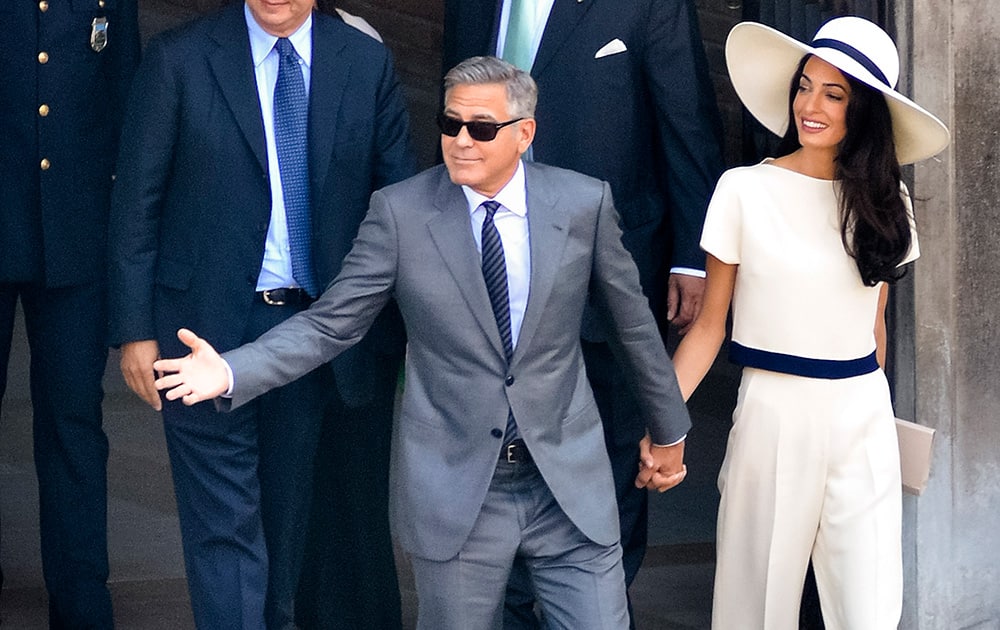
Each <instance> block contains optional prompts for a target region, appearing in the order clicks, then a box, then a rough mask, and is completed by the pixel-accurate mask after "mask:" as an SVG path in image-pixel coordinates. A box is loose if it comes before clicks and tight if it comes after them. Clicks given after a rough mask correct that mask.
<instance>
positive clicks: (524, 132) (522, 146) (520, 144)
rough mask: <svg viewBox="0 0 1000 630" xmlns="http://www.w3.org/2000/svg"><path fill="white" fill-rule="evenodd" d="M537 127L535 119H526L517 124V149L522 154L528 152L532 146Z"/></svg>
mask: <svg viewBox="0 0 1000 630" xmlns="http://www.w3.org/2000/svg"><path fill="white" fill-rule="evenodd" d="M535 125H536V123H535V119H534V118H525V119H524V120H522V121H521V122H519V123H517V126H518V134H519V136H518V141H517V148H518V150H519V151H520V152H521V153H524V152H525V151H527V150H528V147H529V146H531V142H532V140H534V139H535Z"/></svg>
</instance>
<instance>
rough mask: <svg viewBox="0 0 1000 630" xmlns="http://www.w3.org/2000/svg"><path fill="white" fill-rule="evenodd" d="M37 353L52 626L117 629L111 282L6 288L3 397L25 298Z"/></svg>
mask: <svg viewBox="0 0 1000 630" xmlns="http://www.w3.org/2000/svg"><path fill="white" fill-rule="evenodd" d="M18 297H20V299H21V305H22V307H23V310H24V319H25V325H26V327H27V333H28V344H29V346H30V349H31V373H30V378H31V405H32V411H33V414H34V420H33V427H32V430H33V437H34V456H35V470H36V473H37V475H38V498H39V525H40V533H41V550H42V570H43V573H44V576H45V588H46V589H47V590H48V594H49V623H50V626H51V627H52V628H80V627H87V628H111V627H112V625H113V621H112V615H111V596H110V594H109V592H108V588H107V579H108V545H107V461H108V440H107V438H106V437H105V435H104V431H103V429H102V428H101V422H102V419H101V401H102V399H103V396H104V392H103V390H102V388H101V379H102V378H103V376H104V368H105V364H106V363H107V358H108V350H107V330H106V328H107V315H106V300H105V288H104V286H103V284H100V283H97V284H91V285H84V286H75V287H68V288H61V289H44V288H41V287H37V286H33V285H23V284H19V285H12V284H0V397H2V394H3V390H4V389H5V388H6V386H7V364H8V360H9V357H10V347H11V333H12V328H13V324H14V313H15V306H16V304H17V299H18Z"/></svg>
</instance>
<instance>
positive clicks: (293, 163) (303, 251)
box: [274, 37, 319, 297]
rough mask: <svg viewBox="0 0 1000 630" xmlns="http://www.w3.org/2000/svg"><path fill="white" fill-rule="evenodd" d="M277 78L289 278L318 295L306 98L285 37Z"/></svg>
mask: <svg viewBox="0 0 1000 630" xmlns="http://www.w3.org/2000/svg"><path fill="white" fill-rule="evenodd" d="M275 48H276V49H277V50H278V58H279V61H278V79H277V81H276V82H275V85H274V142H275V144H276V145H277V148H278V171H279V173H280V174H281V190H282V196H283V197H284V199H285V221H286V222H287V224H288V246H289V248H290V249H291V257H292V275H294V276H295V280H296V281H297V282H298V283H299V285H300V286H301V287H302V288H303V289H305V291H306V293H308V294H309V295H311V296H313V297H315V296H316V295H318V293H319V286H318V282H317V281H316V272H315V271H314V269H313V264H312V251H311V249H312V216H311V212H310V199H309V160H308V149H309V138H308V129H309V99H308V98H307V97H306V84H305V81H304V80H303V78H302V69H301V68H300V67H299V58H298V56H296V54H295V48H294V47H293V46H292V43H291V42H290V41H288V38H285V37H281V38H279V39H278V42H277V44H275Z"/></svg>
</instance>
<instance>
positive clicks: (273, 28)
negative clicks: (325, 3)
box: [246, 0, 316, 37]
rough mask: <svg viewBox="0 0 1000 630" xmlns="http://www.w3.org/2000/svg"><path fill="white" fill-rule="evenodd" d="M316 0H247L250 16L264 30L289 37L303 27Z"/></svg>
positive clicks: (278, 35)
mask: <svg viewBox="0 0 1000 630" xmlns="http://www.w3.org/2000/svg"><path fill="white" fill-rule="evenodd" d="M315 1H316V0H246V3H247V7H249V9H250V14H251V15H253V19H254V21H256V22H257V24H259V25H260V27H261V28H262V29H264V30H265V31H266V32H268V33H270V34H271V35H275V36H277V37H288V36H289V35H291V34H292V33H294V32H295V31H296V30H298V28H299V27H300V26H302V25H303V24H304V23H305V21H306V18H307V17H309V14H310V13H311V12H312V9H313V4H314V3H315Z"/></svg>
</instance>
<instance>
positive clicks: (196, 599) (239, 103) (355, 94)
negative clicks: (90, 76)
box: [111, 0, 412, 630]
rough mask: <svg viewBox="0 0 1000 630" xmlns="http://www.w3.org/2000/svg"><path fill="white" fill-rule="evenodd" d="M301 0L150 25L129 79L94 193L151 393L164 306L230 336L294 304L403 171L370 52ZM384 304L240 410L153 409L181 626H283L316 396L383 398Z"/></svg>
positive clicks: (385, 85)
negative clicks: (158, 30) (171, 514)
mask: <svg viewBox="0 0 1000 630" xmlns="http://www.w3.org/2000/svg"><path fill="white" fill-rule="evenodd" d="M312 9H313V0H289V1H288V2H284V3H279V4H275V3H270V2H265V1H264V0H247V2H246V3H245V4H244V3H242V2H241V3H235V4H232V5H230V6H228V7H226V8H225V9H223V10H222V11H221V12H220V13H218V14H215V15H211V16H208V17H206V18H202V19H200V20H198V21H196V22H194V23H192V24H189V25H187V26H184V27H181V28H180V29H177V30H175V31H171V32H168V33H165V34H163V35H162V36H160V37H158V38H156V39H154V40H153V41H151V42H150V44H149V46H148V48H147V54H146V56H145V60H144V62H143V65H142V67H141V68H140V70H139V72H138V74H137V75H136V85H135V89H134V90H133V92H132V98H131V101H130V103H129V110H128V116H127V120H126V122H125V127H124V130H123V135H122V152H121V156H120V162H119V163H120V174H119V178H118V182H117V184H116V186H115V193H114V202H113V209H112V230H111V238H112V260H111V263H112V264H111V269H112V275H111V278H112V286H111V288H112V310H111V319H112V341H113V342H114V343H116V344H121V346H122V371H123V373H124V375H125V378H126V381H127V382H128V384H129V386H130V387H131V388H132V389H133V390H134V391H136V393H138V394H139V395H140V396H142V397H143V398H144V399H145V400H146V401H147V402H148V403H149V404H150V405H152V406H153V407H154V408H157V409H160V408H161V401H160V398H159V396H158V394H157V392H156V389H155V388H154V386H153V361H154V360H155V359H156V358H157V357H158V356H159V354H160V353H161V352H162V353H164V354H165V355H167V356H170V355H173V354H175V353H177V352H178V351H180V350H181V348H182V346H180V345H179V343H178V342H177V340H176V337H175V335H174V331H175V330H176V328H177V327H178V325H179V324H180V322H184V323H187V322H191V321H194V322H198V325H199V326H200V327H201V329H202V330H203V331H205V334H206V336H207V337H208V338H210V339H212V341H213V343H215V344H217V345H218V346H219V347H222V348H233V347H236V346H237V345H239V344H241V343H245V342H247V341H250V340H252V339H254V338H256V337H257V336H259V335H260V334H262V333H263V332H265V331H266V330H268V329H269V328H271V327H272V326H274V325H275V324H277V323H278V322H280V321H282V320H284V319H286V318H288V317H290V316H291V315H292V314H294V313H296V312H298V311H300V310H303V309H304V308H306V306H307V305H308V304H309V303H310V302H311V301H312V300H313V299H314V298H315V296H316V295H318V293H319V292H320V291H321V290H322V288H323V287H324V286H326V284H327V283H328V282H329V281H330V280H331V279H332V278H333V277H334V276H335V275H336V274H337V272H338V271H339V269H340V265H341V262H342V260H343V257H344V255H345V254H346V253H347V251H348V250H349V249H350V244H351V241H352V240H353V238H354V236H355V234H356V233H357V229H358V225H359V224H360V222H361V219H362V217H363V216H364V214H365V210H366V208H367V202H368V197H369V195H370V194H371V192H372V190H374V189H375V188H377V187H379V186H383V185H385V184H388V183H391V182H393V181H396V180H399V179H402V178H403V177H405V176H407V175H409V174H410V173H411V172H412V165H411V158H410V152H409V146H408V142H409V141H408V124H407V116H406V112H405V108H404V103H403V96H402V90H401V88H400V86H399V84H398V81H397V79H396V76H395V73H394V70H393V68H392V63H391V59H390V56H389V53H388V51H387V50H386V49H385V48H384V47H383V46H382V45H381V44H379V43H378V42H376V41H374V40H373V39H372V38H370V37H368V36H366V35H363V34H361V33H360V32H358V31H357V30H355V29H353V28H351V27H349V26H347V25H345V24H344V23H343V22H342V21H339V20H336V19H334V18H331V17H329V16H326V15H322V14H314V13H313V10H312ZM391 316H392V312H391V311H386V313H384V314H383V316H382V317H381V318H380V320H379V321H378V322H376V323H375V325H374V326H373V329H372V334H371V335H370V336H369V337H368V338H367V339H365V340H364V341H363V342H362V343H361V344H359V346H358V347H357V348H356V349H355V350H354V351H353V352H352V353H351V354H349V355H345V356H344V357H342V358H341V359H339V360H338V361H337V362H335V363H334V364H333V365H332V369H331V366H321V367H319V368H317V369H316V370H313V371H312V372H311V373H310V374H308V375H306V376H304V377H303V378H302V379H299V380H298V381H296V382H295V383H291V384H289V385H288V386H287V387H283V388H281V389H279V390H276V391H275V392H272V393H271V394H269V395H268V396H266V397H262V398H261V399H260V400H259V401H257V402H256V403H255V404H254V405H249V406H247V407H245V408H244V409H242V410H240V412H239V413H236V414H232V415H229V416H225V417H224V418H220V417H219V416H217V415H216V413H215V411H214V410H213V408H212V407H211V405H202V406H198V407H193V408H187V407H184V406H183V405H178V404H174V403H166V404H163V405H162V410H163V419H164V426H165V431H166V437H167V447H168V449H169V453H170V460H171V466H172V471H173V477H174V486H175V490H176V494H177V503H178V512H179V516H180V522H181V534H182V540H183V544H184V555H185V563H186V569H187V575H188V584H189V590H190V592H191V602H192V607H193V609H194V615H195V620H196V622H197V623H198V625H199V627H204V628H212V629H213V630H215V629H219V628H259V627H264V626H265V622H266V625H267V627H269V628H283V627H287V626H288V625H289V624H291V623H292V619H293V616H294V610H293V599H294V595H295V589H296V586H297V584H298V578H299V570H300V566H301V560H302V558H301V554H302V546H303V537H304V533H305V531H306V525H307V518H308V506H309V499H310V495H311V491H312V487H311V479H312V472H313V455H314V452H315V448H316V440H317V435H318V432H319V430H320V425H321V418H322V412H323V408H324V406H325V405H326V404H327V403H328V398H327V397H328V396H330V395H332V394H333V393H334V392H335V393H336V395H338V396H339V397H340V401H341V402H342V403H343V405H346V406H354V407H358V406H363V405H364V404H367V403H368V402H371V401H373V400H374V397H375V396H383V397H384V396H389V397H391V396H392V391H393V390H392V389H391V388H392V387H393V385H394V377H392V376H390V377H389V378H388V380H389V385H388V388H387V387H386V386H385V385H382V382H384V381H385V380H387V379H384V378H383V379H381V380H379V378H378V377H377V376H376V375H374V374H372V373H370V372H369V371H368V368H369V367H370V366H371V365H373V364H378V363H379V362H380V361H381V359H380V357H381V356H382V355H383V354H384V353H385V352H387V351H393V352H398V347H399V345H400V344H401V338H400V332H399V331H398V330H397V329H396V327H394V326H393V325H392V321H391ZM386 389H388V393H386ZM376 402H381V401H376ZM373 422H389V418H387V417H386V418H381V419H375V420H373ZM354 544H359V543H356V542H355V543H354ZM265 592H266V597H265Z"/></svg>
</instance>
